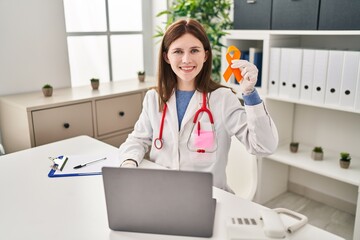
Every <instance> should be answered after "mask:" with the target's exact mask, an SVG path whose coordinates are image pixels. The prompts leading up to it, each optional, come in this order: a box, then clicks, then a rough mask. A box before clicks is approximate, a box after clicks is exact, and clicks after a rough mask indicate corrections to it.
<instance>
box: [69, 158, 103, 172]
mask: <svg viewBox="0 0 360 240" xmlns="http://www.w3.org/2000/svg"><path fill="white" fill-rule="evenodd" d="M102 160H106V157H104V158H100V159H97V160H94V161H91V162H87V163H84V164H80V165H77V166H75V167H74V169H79V168H82V167H85V166H87V165H89V164H92V163H96V162H99V161H102Z"/></svg>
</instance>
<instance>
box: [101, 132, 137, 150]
mask: <svg viewBox="0 0 360 240" xmlns="http://www.w3.org/2000/svg"><path fill="white" fill-rule="evenodd" d="M131 132H132V130H131V131H128V132H125V133H122V134H119V135H116V136H112V137H107V138H102V139H99V140H101V141H103V142H105V143H107V144H110V145H112V146H114V147H117V148H118V147H120V145H121V144H123V143H124V142H125V141H126V139H127V137H128V136H129V134H130V133H131Z"/></svg>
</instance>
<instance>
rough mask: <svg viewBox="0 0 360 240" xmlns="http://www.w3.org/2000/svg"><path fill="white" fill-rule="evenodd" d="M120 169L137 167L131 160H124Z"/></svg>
mask: <svg viewBox="0 0 360 240" xmlns="http://www.w3.org/2000/svg"><path fill="white" fill-rule="evenodd" d="M120 167H134V168H135V167H138V163H137V161H135V160H133V159H126V160H124V161H123V162H122V163H121V165H120Z"/></svg>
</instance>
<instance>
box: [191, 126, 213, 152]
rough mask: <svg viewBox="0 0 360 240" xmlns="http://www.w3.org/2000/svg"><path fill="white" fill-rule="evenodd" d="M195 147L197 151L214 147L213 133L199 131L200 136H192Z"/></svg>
mask: <svg viewBox="0 0 360 240" xmlns="http://www.w3.org/2000/svg"><path fill="white" fill-rule="evenodd" d="M194 135H195V136H194V137H195V147H196V148H198V149H205V150H206V149H210V148H212V147H213V146H214V132H213V131H205V130H200V134H194Z"/></svg>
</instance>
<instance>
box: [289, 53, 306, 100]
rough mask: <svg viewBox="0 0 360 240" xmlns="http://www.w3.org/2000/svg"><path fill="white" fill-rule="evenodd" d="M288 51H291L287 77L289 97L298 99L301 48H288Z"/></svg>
mask: <svg viewBox="0 0 360 240" xmlns="http://www.w3.org/2000/svg"><path fill="white" fill-rule="evenodd" d="M290 53H291V63H290V69H289V78H288V83H289V86H288V91H289V97H290V98H294V99H299V96H300V82H301V70H302V58H303V50H302V49H290Z"/></svg>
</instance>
